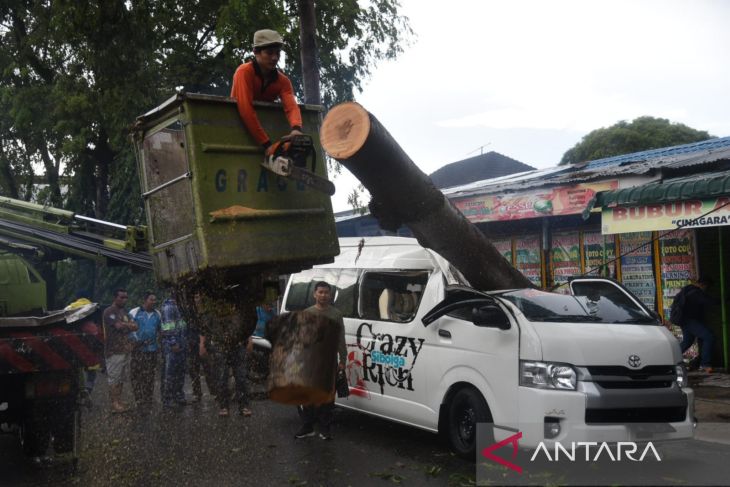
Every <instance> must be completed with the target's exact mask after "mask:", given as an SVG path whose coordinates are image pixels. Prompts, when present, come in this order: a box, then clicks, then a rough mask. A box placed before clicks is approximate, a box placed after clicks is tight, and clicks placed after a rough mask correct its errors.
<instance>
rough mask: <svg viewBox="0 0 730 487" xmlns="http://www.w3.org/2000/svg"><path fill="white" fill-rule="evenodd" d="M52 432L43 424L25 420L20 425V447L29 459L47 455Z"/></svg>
mask: <svg viewBox="0 0 730 487" xmlns="http://www.w3.org/2000/svg"><path fill="white" fill-rule="evenodd" d="M49 440H50V432H49V431H48V427H47V426H46V425H44V424H43V423H42V422H39V421H33V420H24V421H23V422H22V423H21V425H20V446H21V447H22V448H23V453H25V454H26V455H27V456H29V457H40V456H43V455H45V454H46V450H48V442H49Z"/></svg>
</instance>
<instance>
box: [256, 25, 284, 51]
mask: <svg viewBox="0 0 730 487" xmlns="http://www.w3.org/2000/svg"><path fill="white" fill-rule="evenodd" d="M276 44H278V45H283V44H284V39H282V38H281V36H280V35H279V33H278V32H276V31H275V30H271V29H262V30H257V31H256V32H255V33H254V35H253V47H254V48H256V47H266V46H273V45H276Z"/></svg>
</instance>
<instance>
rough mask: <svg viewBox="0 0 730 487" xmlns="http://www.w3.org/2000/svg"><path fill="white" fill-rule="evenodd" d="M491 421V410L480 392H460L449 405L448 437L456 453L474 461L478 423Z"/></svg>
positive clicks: (469, 389)
mask: <svg viewBox="0 0 730 487" xmlns="http://www.w3.org/2000/svg"><path fill="white" fill-rule="evenodd" d="M490 421H491V417H490V414H489V408H488V407H487V403H486V402H485V401H484V399H483V398H482V396H481V394H479V392H477V391H476V390H475V389H472V388H470V387H467V388H464V389H461V390H460V391H458V392H457V393H456V394H455V395H454V397H453V398H452V399H451V403H450V404H449V411H448V423H447V428H448V429H447V437H448V440H449V444H450V446H451V448H452V449H453V450H454V452H455V453H456V454H458V455H459V456H461V457H463V458H466V459H470V460H474V459H475V453H476V448H477V423H486V422H490Z"/></svg>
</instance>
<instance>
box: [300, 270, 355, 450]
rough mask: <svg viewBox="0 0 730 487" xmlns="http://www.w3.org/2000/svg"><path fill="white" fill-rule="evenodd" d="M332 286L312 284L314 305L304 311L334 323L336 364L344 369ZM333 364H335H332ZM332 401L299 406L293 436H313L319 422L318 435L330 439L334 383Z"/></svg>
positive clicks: (342, 331)
mask: <svg viewBox="0 0 730 487" xmlns="http://www.w3.org/2000/svg"><path fill="white" fill-rule="evenodd" d="M331 300H332V286H330V285H329V284H328V283H326V282H325V281H319V282H317V283H316V284H315V285H314V306H310V307H309V308H307V309H305V310H304V312H305V313H311V314H313V315H318V316H324V317H326V318H329V320H330V321H331V322H332V323H334V324H336V326H337V327H338V329H339V330H338V332H339V338H338V342H337V365H336V367H337V368H338V370H344V369H345V363H346V361H347V345H346V343H345V323H344V322H343V321H342V313H341V312H340V310H338V309H337V308H335V307H334V306H332V304H331ZM333 365H335V364H333ZM332 390H333V394H332V401H330V402H328V403H325V404H322V405H319V406H314V405H302V406H299V417H300V418H301V420H302V427H301V428H300V429H299V431H297V433H296V434H295V435H294V437H295V438H298V439H299V438H307V437H310V436H314V424H315V423H317V422H319V426H320V431H319V437H320V438H322V439H323V440H331V439H332V434H331V424H332V410H333V409H334V406H335V401H334V383H333V384H332Z"/></svg>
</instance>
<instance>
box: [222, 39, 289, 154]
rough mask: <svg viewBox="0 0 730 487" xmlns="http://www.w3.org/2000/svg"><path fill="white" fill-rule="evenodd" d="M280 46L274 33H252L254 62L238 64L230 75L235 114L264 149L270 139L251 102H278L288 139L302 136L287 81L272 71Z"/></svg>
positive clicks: (274, 67)
mask: <svg viewBox="0 0 730 487" xmlns="http://www.w3.org/2000/svg"><path fill="white" fill-rule="evenodd" d="M283 45H284V40H283V39H282V38H281V36H280V35H279V34H278V33H277V32H276V31H273V30H269V29H264V30H259V31H256V33H255V34H254V35H253V53H254V59H252V60H251V61H249V62H247V63H244V64H241V65H240V66H239V67H238V69H236V72H235V74H234V75H233V87H232V88H231V98H235V99H236V102H237V104H238V113H239V114H240V115H241V119H242V120H243V123H244V125H245V126H246V128H247V129H248V131H249V132H250V133H251V135H252V136H253V138H254V139H255V140H256V141H257V142H258V143H259V144H261V145H262V146H263V147H264V148H265V149H268V148H269V147H270V146H271V139H270V138H269V136H268V135H267V134H266V131H265V130H264V129H263V127H262V126H261V123H260V122H259V118H258V116H257V115H256V111H255V110H254V107H253V102H254V100H255V101H268V102H272V101H274V100H276V99H277V98H281V103H282V105H284V113H285V114H286V118H287V120H289V125H290V126H291V129H292V131H291V135H301V134H302V132H301V129H302V114H301V112H300V111H299V105H297V101H296V99H295V98H294V89H293V88H292V84H291V81H289V78H287V77H286V76H284V74H283V73H282V72H281V71H279V70H278V69H277V68H276V64H277V63H278V62H279V56H280V55H281V47H282V46H283Z"/></svg>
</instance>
